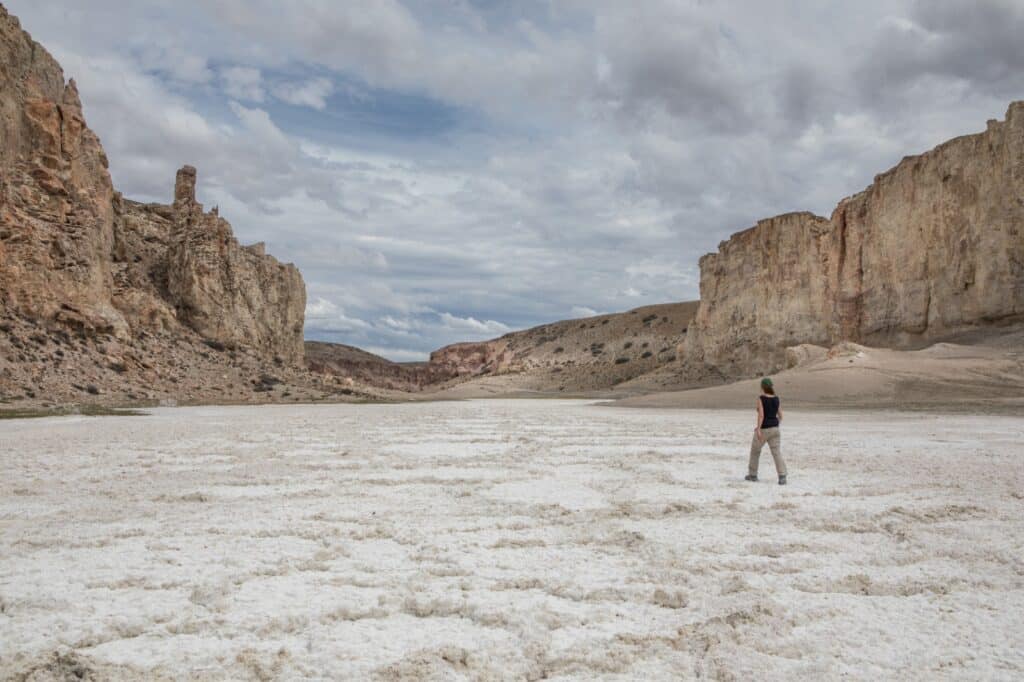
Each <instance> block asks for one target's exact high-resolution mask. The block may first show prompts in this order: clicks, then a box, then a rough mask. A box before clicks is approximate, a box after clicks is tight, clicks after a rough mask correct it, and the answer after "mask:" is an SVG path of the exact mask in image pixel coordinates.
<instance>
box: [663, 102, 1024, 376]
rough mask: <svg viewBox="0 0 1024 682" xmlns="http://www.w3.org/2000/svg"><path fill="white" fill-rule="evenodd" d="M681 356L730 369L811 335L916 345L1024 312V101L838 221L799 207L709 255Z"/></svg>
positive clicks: (759, 368)
mask: <svg viewBox="0 0 1024 682" xmlns="http://www.w3.org/2000/svg"><path fill="white" fill-rule="evenodd" d="M700 271H701V277H700V301H701V303H700V308H699V310H698V312H697V315H696V317H695V319H694V321H693V324H691V325H690V330H689V334H688V335H687V340H686V344H685V352H684V357H683V361H684V362H685V363H687V364H689V365H691V366H693V367H695V368H705V369H711V370H712V371H714V372H715V373H717V374H719V375H721V376H724V377H727V378H731V377H739V376H749V375H753V374H758V373H766V372H772V371H775V370H777V369H780V368H782V367H785V366H786V349H787V348H788V347H790V346H795V345H798V344H802V343H811V344H818V345H823V346H831V345H834V344H836V343H837V342H840V341H855V342H859V343H865V344H869V345H876V346H889V347H893V348H915V347H920V346H922V345H925V344H927V343H931V342H934V341H936V340H939V339H942V338H945V337H949V336H951V335H953V334H956V333H959V332H963V331H966V330H969V329H972V328H976V327H983V326H986V325H993V324H999V323H1008V322H1013V321H1017V320H1020V319H1021V318H1022V317H1024V102H1016V103H1013V104H1011V105H1010V107H1009V110H1008V112H1007V115H1006V120H1005V121H1002V122H999V121H990V122H989V123H988V128H987V130H986V131H985V132H982V133H979V134H975V135H967V136H964V137H958V138H956V139H953V140H950V141H949V142H946V143H944V144H942V145H940V146H938V147H936V148H935V149H933V150H932V151H930V152H927V153H925V154H921V155H919V156H911V157H907V158H905V159H903V161H902V162H900V163H899V164H898V165H897V166H896V167H895V168H893V169H891V170H889V171H888V172H886V173H883V174H881V175H878V176H877V177H876V178H875V180H874V182H873V183H872V184H871V186H869V187H868V188H867V189H866V190H864V191H863V192H860V193H859V194H856V195H854V196H852V197H848V198H846V199H844V200H842V201H841V202H840V203H839V205H838V206H837V207H836V209H835V211H833V213H832V216H831V218H830V219H825V218H822V217H819V216H815V215H812V214H809V213H792V214H787V215H782V216H778V217H775V218H770V219H767V220H762V221H760V222H758V224H757V225H756V226H755V227H753V228H750V229H748V230H745V231H743V232H739V233H737V234H734V235H733V236H732V237H730V238H729V240H727V241H724V242H722V243H721V244H720V245H719V248H718V252H717V253H714V254H708V255H706V256H704V257H703V258H702V259H701V261H700Z"/></svg>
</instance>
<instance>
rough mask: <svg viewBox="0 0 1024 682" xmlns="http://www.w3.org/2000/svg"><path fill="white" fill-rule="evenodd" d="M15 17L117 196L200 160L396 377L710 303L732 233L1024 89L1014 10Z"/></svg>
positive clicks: (246, 219)
mask: <svg viewBox="0 0 1024 682" xmlns="http://www.w3.org/2000/svg"><path fill="white" fill-rule="evenodd" d="M7 4H8V7H9V9H10V10H11V11H12V12H13V13H15V14H17V15H19V16H21V18H22V20H23V24H24V25H25V26H26V27H27V28H28V29H29V30H30V31H31V32H32V33H33V35H34V36H35V37H36V38H37V39H39V40H41V41H42V42H43V43H44V44H45V45H47V46H48V47H49V48H51V50H52V51H53V52H55V54H56V56H57V57H58V58H59V59H60V60H61V61H62V63H63V64H64V66H65V67H66V70H67V71H68V74H69V75H71V76H75V77H76V78H77V79H78V80H79V84H80V86H81V91H82V97H83V100H84V104H85V108H86V116H87V118H88V120H89V123H90V125H91V126H92V127H93V128H94V129H95V130H96V131H97V132H98V133H99V134H100V136H101V138H102V140H103V143H104V145H105V147H106V149H107V152H108V156H109V157H110V160H111V172H112V174H113V176H114V180H115V183H116V184H117V186H118V187H119V188H120V189H122V190H124V191H125V192H126V194H128V195H129V196H135V197H139V198H143V199H160V200H165V201H166V200H168V199H169V196H170V191H171V185H172V182H173V177H174V171H175V169H176V168H177V167H178V166H180V165H181V164H183V163H192V164H194V165H196V166H197V167H198V168H199V172H200V184H199V195H200V200H202V201H204V202H206V203H207V204H219V205H220V208H221V214H222V215H224V216H225V217H227V218H228V219H229V220H230V221H231V222H232V224H233V225H234V227H235V230H236V233H237V234H238V235H239V237H240V238H241V239H242V240H243V241H257V240H262V241H266V242H267V243H268V247H269V249H270V251H271V252H272V253H274V254H275V255H278V256H279V257H281V258H282V259H285V260H294V261H295V262H296V263H297V264H298V265H299V266H300V268H301V269H302V271H303V273H304V275H305V277H306V280H307V283H308V286H309V300H310V310H309V315H308V321H307V335H309V336H310V337H315V338H326V339H331V340H336V341H342V342H347V343H354V344H357V345H363V346H366V347H369V348H370V349H376V350H378V351H383V352H385V353H387V354H390V355H391V356H393V357H395V358H396V359H411V358H414V357H423V355H424V354H425V353H426V352H427V351H429V350H430V349H432V348H435V347H437V346H440V345H442V344H444V343H449V342H452V341H457V340H463V339H472V338H485V337H487V336H493V335H496V334H500V333H502V332H503V331H504V330H505V329H509V328H517V327H521V326H527V325H531V324H537V323H540V322H544V321H547V320H552V319H559V318H563V317H568V316H574V315H580V314H588V313H589V312H591V311H613V310H623V309H626V308H629V307H634V306H637V305H643V304H646V303H652V302H657V301H665V300H681V299H687V298H694V297H696V295H697V291H698V273H697V269H696V262H697V259H698V258H699V256H700V255H701V254H702V253H704V252H706V251H708V250H712V249H714V248H715V247H716V245H717V243H718V242H719V241H720V240H721V239H723V238H726V237H727V236H728V235H729V234H731V233H732V232H735V231H737V230H739V229H743V228H745V227H748V226H750V225H752V224H753V222H754V221H755V220H756V219H758V218H761V217H766V216H769V215H773V214H776V213H781V212H784V211H790V210H798V209H810V210H814V211H817V212H827V211H829V210H831V208H832V206H833V205H834V204H835V202H836V201H837V200H838V199H840V198H841V197H842V196H844V195H846V194H850V193H852V192H855V191H857V190H859V189H861V188H862V187H864V186H865V185H866V184H867V183H868V182H870V180H871V178H872V177H873V176H874V174H875V173H877V172H879V171H882V170H884V169H885V168H887V167H888V166H890V165H892V164H893V163H895V162H896V161H898V160H899V158H900V157H901V156H903V155H904V154H907V153H916V152H919V151H922V150H924V149H927V148H929V147H931V146H933V145H935V144H937V143H939V142H941V141H943V140H944V139H947V138H949V137H952V136H954V135H958V134H963V133H966V132H970V131H972V130H977V129H981V128H982V127H983V125H984V121H985V120H986V119H988V118H994V117H997V116H1001V115H1002V113H1003V112H1004V111H1005V107H1006V104H1007V102H1008V101H1009V100H1010V99H1014V98H1021V97H1022V96H1024V79H1022V78H1024V77H1022V74H1024V68H1022V67H1024V56H1022V55H1024V51H1022V50H1021V48H1020V47H1019V45H1018V44H1019V42H1020V41H1019V36H1020V35H1021V34H1022V33H1024V18H1022V14H1024V10H1022V7H1021V5H1020V4H1019V3H1017V2H1010V1H1009V0H985V1H982V2H970V3H968V2H961V1H957V0H951V1H950V2H942V3H933V2H910V1H909V0H908V1H906V2H904V1H902V0H899V1H897V2H891V1H888V0H864V2H860V3H856V5H851V4H843V3H828V4H825V3H817V2H813V1H811V0H806V1H803V0H786V1H784V2H778V3H749V2H741V1H740V0H719V1H717V2H707V1H700V0H693V1H686V0H646V1H645V2H642V3H622V2H618V1H617V0H587V1H586V2H583V1H580V2H573V1H570V2H560V3H549V2H545V1H542V0H536V1H531V2H522V3H476V2H470V1H469V0H459V1H452V0H423V1H422V2H415V3H413V2H398V0H382V1H380V2H374V3H336V2H328V1H327V0H296V1H295V2H292V3H288V4H287V6H285V5H282V4H281V3H277V2H272V1H271V0H245V1H244V2H243V1H241V0H213V1H212V2H203V3H200V2H179V3H164V2H161V1H158V0H144V1H140V2H136V3H123V2H117V1H115V0H94V1H93V2H90V3H89V5H88V6H87V7H86V6H83V5H81V4H80V3H75V2H71V0H54V1H52V2H47V3H30V2H28V0H8V2H7Z"/></svg>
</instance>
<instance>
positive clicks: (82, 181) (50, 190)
mask: <svg viewBox="0 0 1024 682" xmlns="http://www.w3.org/2000/svg"><path fill="white" fill-rule="evenodd" d="M195 178H196V171H195V169H193V168H191V167H188V166H186V167H185V168H183V169H182V170H181V171H179V173H178V178H177V182H176V185H175V190H174V191H175V195H174V201H173V203H172V204H170V205H162V204H140V203H137V202H133V201H129V200H127V199H124V198H123V197H121V195H120V194H119V193H118V192H116V191H114V188H113V186H112V183H111V179H110V174H109V172H108V170H107V157H106V155H105V154H104V151H103V148H102V146H101V144H100V141H99V139H98V138H97V136H96V135H95V134H94V133H93V132H92V131H91V130H89V128H88V127H87V126H86V123H85V119H84V117H83V114H82V106H81V102H80V100H79V97H78V90H77V88H76V86H75V82H74V81H73V80H72V81H70V82H68V83H67V84H65V81H64V73H63V71H62V70H61V67H60V65H59V64H58V63H57V61H56V60H55V59H54V58H53V57H52V56H51V55H50V54H49V53H48V52H47V51H46V50H45V49H44V48H43V47H42V46H41V45H39V44H38V43H36V42H34V41H33V40H32V38H31V36H29V35H28V34H27V33H26V32H24V31H22V30H21V27H20V25H19V23H18V20H17V19H16V18H15V17H12V16H11V15H9V14H8V13H7V11H6V9H4V8H3V6H2V5H0V316H11V315H16V316H19V317H20V318H24V319H27V320H32V321H34V322H35V323H38V324H39V325H40V326H42V327H46V328H61V329H71V330H74V331H76V332H78V333H82V334H86V335H103V336H110V337H113V338H116V339H117V340H119V341H122V342H123V341H130V340H132V339H133V338H135V337H136V336H137V335H138V334H139V333H140V332H145V333H156V334H168V335H171V336H173V335H174V334H176V333H181V332H193V333H194V334H197V335H199V336H201V337H202V338H205V339H207V340H210V341H212V342H214V343H217V344H221V345H224V346H227V347H236V346H245V347H246V348H249V349H252V350H255V351H256V352H258V353H260V354H261V355H263V356H264V357H267V358H274V359H276V360H277V361H278V362H281V363H288V364H292V365H299V364H301V363H302V359H303V334H302V327H303V318H304V311H305V296H306V294H305V285H304V283H303V281H302V277H301V275H300V274H299V271H298V270H297V269H296V268H295V266H293V265H283V264H281V263H279V262H278V261H277V260H276V259H274V258H272V257H271V256H267V255H265V254H264V253H263V247H262V245H254V246H249V247H245V246H242V245H240V244H239V243H238V241H237V240H236V239H235V238H234V236H233V234H232V230H231V226H230V225H229V224H228V223H227V221H225V220H223V219H222V218H220V217H219V216H218V215H217V212H216V210H214V211H211V212H208V213H207V212H204V211H203V207H202V205H200V204H199V203H197V202H196V201H195ZM169 180H170V179H168V181H169ZM168 186H170V182H168Z"/></svg>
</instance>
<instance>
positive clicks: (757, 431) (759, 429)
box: [754, 426, 764, 443]
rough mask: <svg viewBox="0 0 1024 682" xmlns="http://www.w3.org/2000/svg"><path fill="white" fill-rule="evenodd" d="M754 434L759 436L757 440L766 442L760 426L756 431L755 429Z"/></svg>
mask: <svg viewBox="0 0 1024 682" xmlns="http://www.w3.org/2000/svg"><path fill="white" fill-rule="evenodd" d="M754 433H756V434H757V439H758V440H759V441H761V442H762V443H763V442H764V435H763V434H762V433H761V427H760V426H758V427H757V428H756V429H754Z"/></svg>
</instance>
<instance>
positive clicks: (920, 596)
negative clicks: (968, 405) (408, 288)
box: [0, 400, 1024, 680]
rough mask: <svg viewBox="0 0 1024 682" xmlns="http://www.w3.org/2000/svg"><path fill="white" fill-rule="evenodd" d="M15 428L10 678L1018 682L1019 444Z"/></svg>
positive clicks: (1023, 521)
mask: <svg viewBox="0 0 1024 682" xmlns="http://www.w3.org/2000/svg"><path fill="white" fill-rule="evenodd" d="M151 412H152V413H151V414H150V415H149V416H145V417H108V418H90V417H64V418H51V419H33V420H19V421H6V422H0V679H8V678H13V679H25V678H27V679H33V680H45V679H64V676H66V675H74V676H75V677H76V678H83V677H84V678H86V679H103V680H106V679H163V678H171V679H395V680H398V679H409V680H419V679H438V680H449V679H450V680H460V679H468V680H480V679H488V680H489V679H494V680H504V679H529V680H538V679H550V680H558V679H581V680H593V679H604V680H626V679H644V680H662V679H664V680H668V679H691V678H692V679H698V678H699V679H728V680H732V679H735V680H747V679H758V680H791V679H825V680H828V679H872V680H877V679H900V680H906V679H921V680H935V679H949V680H961V679H1006V680H1010V679H1021V678H1022V677H1024V418H1015V417H997V416H970V415H938V414H923V413H902V414H901V413H881V412H864V411H857V412H850V413H845V414H838V413H825V412H799V411H792V412H788V413H787V415H786V416H787V419H786V422H785V424H784V428H783V434H784V435H783V444H784V448H785V452H786V457H787V460H788V463H789V466H790V485H788V486H786V487H780V486H778V485H776V484H775V477H774V470H773V465H772V461H771V457H770V456H767V453H766V454H765V456H763V457H762V463H761V475H762V480H761V482H759V483H756V484H750V483H745V482H744V481H743V480H742V479H743V475H744V473H745V466H746V450H747V447H748V443H749V438H750V431H751V429H752V426H753V420H754V419H753V414H752V413H750V412H733V411H697V410H651V411H647V410H630V409H624V408H609V407H602V406H595V405H591V404H587V403H584V402H579V401H576V402H573V401H553V400H536V401H533V400H515V401H499V400H494V401H473V402H447V403H426V404H406V405H331V406H273V407H209V408H181V409H157V410H152V411H151Z"/></svg>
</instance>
